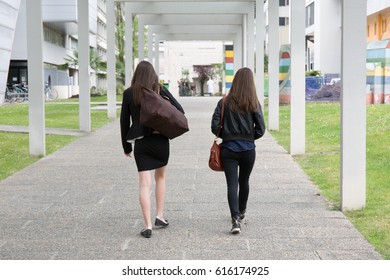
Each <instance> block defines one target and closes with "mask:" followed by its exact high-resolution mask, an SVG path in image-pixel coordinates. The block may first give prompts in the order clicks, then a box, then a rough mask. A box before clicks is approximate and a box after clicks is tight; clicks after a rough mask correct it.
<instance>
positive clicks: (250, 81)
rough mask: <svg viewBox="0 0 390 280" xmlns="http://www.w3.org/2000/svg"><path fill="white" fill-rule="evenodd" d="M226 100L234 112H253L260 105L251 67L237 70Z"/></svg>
mask: <svg viewBox="0 0 390 280" xmlns="http://www.w3.org/2000/svg"><path fill="white" fill-rule="evenodd" d="M226 100H227V101H228V102H229V107H230V110H231V111H232V112H239V113H253V112H255V111H256V110H257V109H258V108H259V107H260V102H259V100H258V99H257V95H256V86H255V80H254V77H253V72H252V70H251V69H249V68H246V67H244V68H241V69H239V70H238V71H237V73H236V74H235V75H234V78H233V82H232V87H231V88H230V91H229V94H228V96H227V99H226Z"/></svg>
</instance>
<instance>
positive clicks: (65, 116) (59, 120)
mask: <svg viewBox="0 0 390 280" xmlns="http://www.w3.org/2000/svg"><path fill="white" fill-rule="evenodd" d="M117 99H118V100H121V96H118V97H117ZM61 101H62V102H67V103H69V102H78V99H68V100H61ZM91 101H92V102H104V101H106V97H105V96H102V97H93V98H91ZM58 102H59V101H51V102H46V103H45V116H46V126H47V127H55V128H66V129H76V130H77V129H79V106H78V104H58ZM92 106H96V105H92ZM118 116H119V110H118ZM108 122H109V119H108V118H107V111H106V110H91V128H92V130H96V129H98V128H99V127H101V126H103V125H104V124H107V123H108ZM0 124H4V125H21V126H28V105H27V104H12V105H5V106H0ZM75 139H77V137H73V136H64V135H46V154H50V153H52V152H54V151H56V150H58V149H60V148H62V147H64V146H66V145H67V144H69V143H71V142H72V141H74V140H75ZM28 143H29V136H28V134H27V133H9V132H0V155H1V157H0V166H1V168H0V180H2V179H4V178H6V177H8V176H10V175H11V174H13V173H15V172H17V171H18V170H20V169H22V168H24V167H26V166H28V165H30V164H31V163H33V162H35V161H37V160H38V159H39V158H37V157H33V156H30V155H29V144H28Z"/></svg>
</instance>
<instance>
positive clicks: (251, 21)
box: [247, 3, 255, 71]
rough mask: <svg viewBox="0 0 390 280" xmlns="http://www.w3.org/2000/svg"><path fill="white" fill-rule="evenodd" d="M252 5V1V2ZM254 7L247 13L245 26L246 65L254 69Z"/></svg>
mask: <svg viewBox="0 0 390 280" xmlns="http://www.w3.org/2000/svg"><path fill="white" fill-rule="evenodd" d="M252 4H253V5H254V3H252ZM254 9H255V7H254V6H253V8H252V9H251V11H250V12H249V13H248V15H247V21H248V23H247V26H248V34H247V38H248V50H247V51H248V67H249V68H250V69H252V71H255V15H254Z"/></svg>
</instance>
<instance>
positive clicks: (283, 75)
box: [279, 73, 287, 81]
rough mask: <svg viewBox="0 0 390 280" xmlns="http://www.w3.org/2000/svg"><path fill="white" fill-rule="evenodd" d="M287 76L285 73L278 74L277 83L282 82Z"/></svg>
mask: <svg viewBox="0 0 390 280" xmlns="http://www.w3.org/2000/svg"><path fill="white" fill-rule="evenodd" d="M286 76H287V73H279V81H283V80H284V79H285V78H286Z"/></svg>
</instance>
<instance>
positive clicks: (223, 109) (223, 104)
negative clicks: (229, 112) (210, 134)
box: [217, 95, 226, 138]
mask: <svg viewBox="0 0 390 280" xmlns="http://www.w3.org/2000/svg"><path fill="white" fill-rule="evenodd" d="M225 99H226V95H224V96H223V97H222V113H221V123H220V124H219V129H218V133H217V138H218V137H219V134H220V133H221V130H222V124H223V117H224V114H225Z"/></svg>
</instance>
